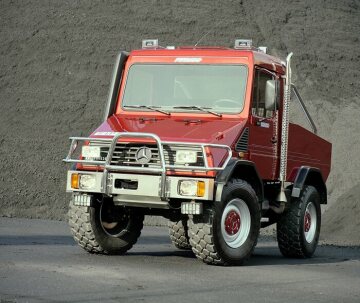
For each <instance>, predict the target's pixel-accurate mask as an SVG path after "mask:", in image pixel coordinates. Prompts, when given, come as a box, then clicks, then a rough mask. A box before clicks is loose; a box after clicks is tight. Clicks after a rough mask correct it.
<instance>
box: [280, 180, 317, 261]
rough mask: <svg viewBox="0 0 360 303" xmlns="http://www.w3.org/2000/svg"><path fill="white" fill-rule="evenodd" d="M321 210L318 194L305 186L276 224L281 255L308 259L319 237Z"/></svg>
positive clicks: (313, 188) (312, 188)
mask: <svg viewBox="0 0 360 303" xmlns="http://www.w3.org/2000/svg"><path fill="white" fill-rule="evenodd" d="M320 225H321V209H320V197H319V193H318V192H317V190H316V189H315V187H313V186H309V185H308V186H306V187H305V188H304V190H303V191H302V193H301V195H300V197H299V198H297V199H294V200H293V201H291V204H290V207H289V209H288V210H287V212H286V213H284V214H283V215H282V217H281V218H280V220H279V222H278V224H277V239H278V244H279V248H280V251H281V253H282V254H283V255H284V256H286V257H294V258H308V257H311V256H312V255H313V254H314V252H315V250H316V247H317V243H318V240H319V235H320Z"/></svg>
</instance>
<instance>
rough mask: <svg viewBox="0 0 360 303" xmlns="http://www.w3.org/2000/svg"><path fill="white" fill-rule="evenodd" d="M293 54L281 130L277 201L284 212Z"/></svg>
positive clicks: (286, 85) (288, 73)
mask: <svg viewBox="0 0 360 303" xmlns="http://www.w3.org/2000/svg"><path fill="white" fill-rule="evenodd" d="M292 55H293V53H290V54H289V55H288V56H287V57H286V78H285V81H286V82H285V100H284V106H283V117H282V128H281V152H280V176H279V180H280V192H279V195H278V197H277V201H278V202H280V203H281V205H280V208H279V209H277V211H280V210H281V209H282V211H284V209H285V203H287V198H286V194H285V181H286V169H287V155H288V136H289V106H290V98H291V66H290V63H291V57H292Z"/></svg>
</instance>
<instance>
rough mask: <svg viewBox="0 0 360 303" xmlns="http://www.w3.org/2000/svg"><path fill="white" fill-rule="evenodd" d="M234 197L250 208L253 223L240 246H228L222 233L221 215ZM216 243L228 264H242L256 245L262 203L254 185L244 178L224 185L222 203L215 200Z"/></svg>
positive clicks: (221, 255) (214, 224) (214, 226)
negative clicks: (253, 187)
mask: <svg viewBox="0 0 360 303" xmlns="http://www.w3.org/2000/svg"><path fill="white" fill-rule="evenodd" d="M233 199H241V200H243V201H244V202H245V203H246V205H247V206H248V208H249V211H250V217H251V224H250V232H249V235H248V238H247V239H246V241H245V243H244V244H242V245H241V246H240V247H238V248H231V247H230V246H228V245H227V244H226V242H225V240H224V238H223V236H222V233H221V224H223V223H222V222H221V217H222V214H223V210H224V208H225V207H226V205H227V204H228V203H229V202H230V201H232V200H233ZM214 210H215V213H214V217H213V228H214V243H215V245H216V247H217V249H218V253H219V255H220V257H221V258H222V259H223V260H224V261H225V263H228V264H239V265H240V264H242V263H243V262H244V261H245V260H246V259H248V258H249V257H250V256H251V254H252V252H253V250H254V247H255V245H256V242H257V238H258V236H259V230H260V216H261V214H260V205H259V202H258V199H257V196H256V194H255V192H254V190H253V189H252V187H251V186H250V185H249V184H248V183H246V182H245V181H242V180H234V181H232V182H231V183H229V184H227V186H225V187H224V191H223V193H222V201H221V203H218V202H215V205H214Z"/></svg>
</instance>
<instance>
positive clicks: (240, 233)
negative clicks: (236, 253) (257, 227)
mask: <svg viewBox="0 0 360 303" xmlns="http://www.w3.org/2000/svg"><path fill="white" fill-rule="evenodd" d="M250 226H251V215H250V210H249V208H248V206H247V204H246V203H245V201H243V200H241V199H234V200H231V201H230V202H229V203H228V204H227V205H226V206H225V208H224V211H223V214H222V217H221V234H222V237H223V239H224V240H225V243H226V244H227V245H228V246H230V247H231V248H238V247H240V246H241V245H243V244H244V243H245V241H246V239H247V238H248V236H249V233H250Z"/></svg>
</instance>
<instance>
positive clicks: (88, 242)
mask: <svg viewBox="0 0 360 303" xmlns="http://www.w3.org/2000/svg"><path fill="white" fill-rule="evenodd" d="M68 217H69V225H70V228H71V233H72V234H73V237H74V240H75V241H76V242H77V244H79V245H80V246H81V247H82V248H83V249H84V250H86V251H88V252H90V253H101V254H124V253H125V252H127V251H128V250H129V249H131V247H132V246H133V245H134V244H135V243H136V241H137V239H138V238H139V236H140V234H141V230H142V228H143V221H144V215H143V214H140V213H134V212H132V211H130V210H126V209H125V208H122V207H116V206H114V205H113V203H112V201H111V200H106V199H105V200H103V201H102V202H101V203H99V202H98V201H96V202H94V205H93V206H91V207H86V206H75V205H74V204H73V203H72V202H70V206H69V213H68Z"/></svg>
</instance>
